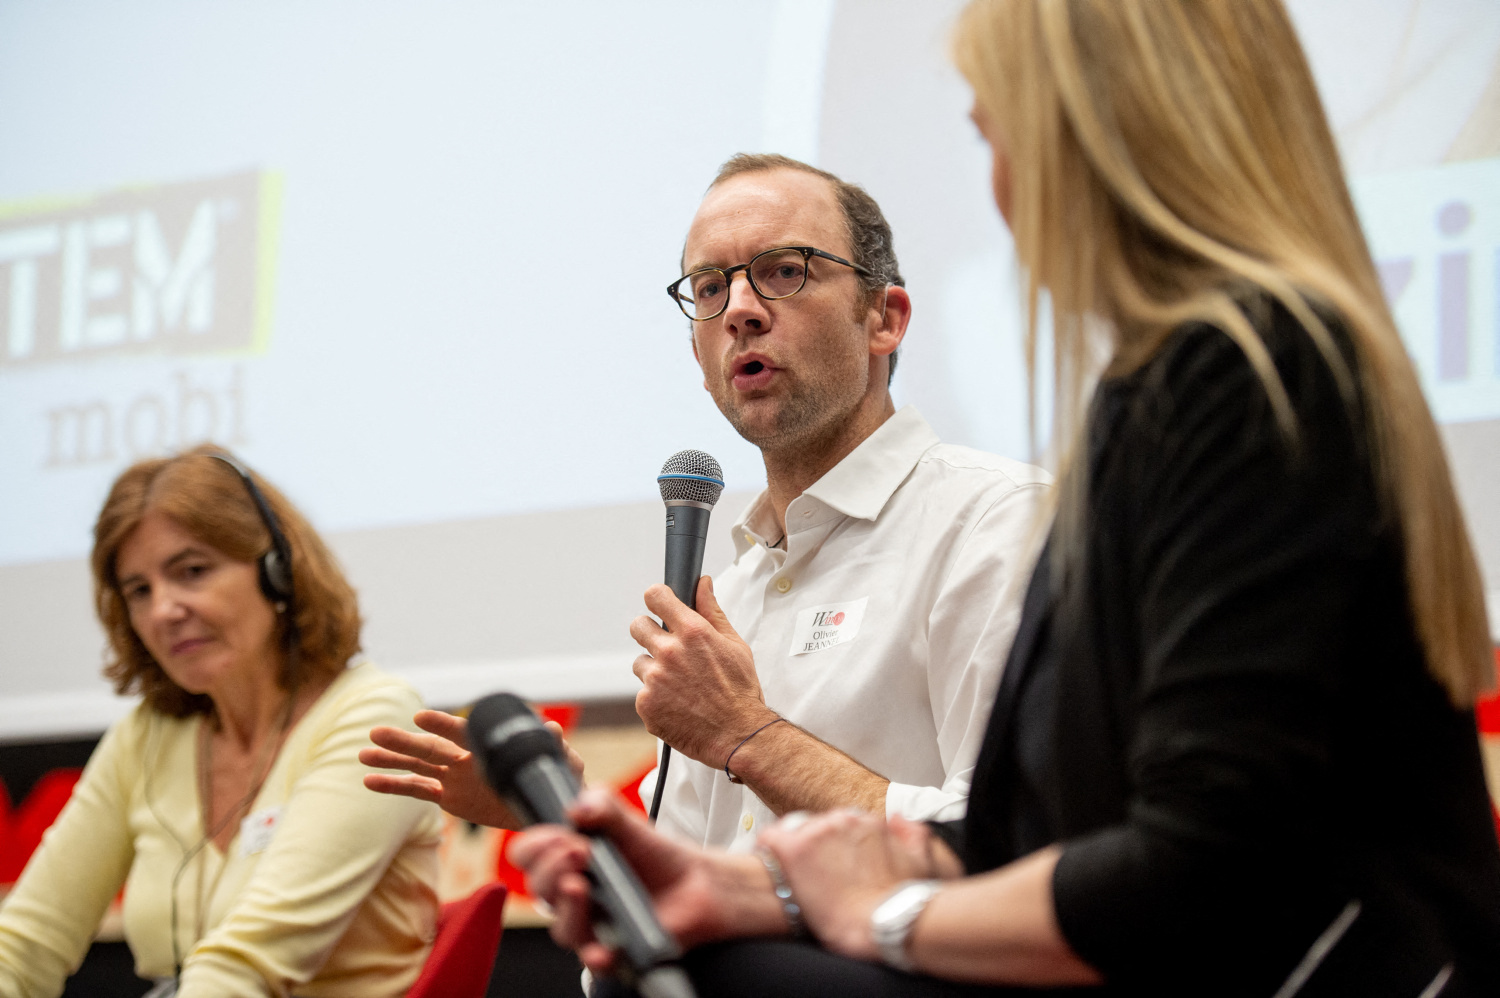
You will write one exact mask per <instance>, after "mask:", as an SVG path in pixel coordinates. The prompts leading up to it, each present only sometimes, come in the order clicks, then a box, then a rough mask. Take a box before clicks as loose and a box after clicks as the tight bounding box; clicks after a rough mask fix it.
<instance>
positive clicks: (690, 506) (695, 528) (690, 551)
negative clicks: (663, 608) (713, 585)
mask: <svg viewBox="0 0 1500 998" xmlns="http://www.w3.org/2000/svg"><path fill="white" fill-rule="evenodd" d="M712 512H713V509H712V507H710V506H706V505H704V504H702V503H696V502H688V501H686V500H681V499H678V500H673V501H670V502H668V503H667V564H666V571H665V572H664V573H663V575H662V579H663V580H664V581H665V582H666V584H667V586H668V587H669V588H670V589H671V590H672V592H673V593H675V594H676V595H677V598H678V599H680V600H682V602H683V603H685V604H687V607H688V609H690V610H692V609H697V602H698V577H699V576H701V575H702V574H703V545H704V544H705V543H706V542H707V540H708V517H709V514H710V513H712Z"/></svg>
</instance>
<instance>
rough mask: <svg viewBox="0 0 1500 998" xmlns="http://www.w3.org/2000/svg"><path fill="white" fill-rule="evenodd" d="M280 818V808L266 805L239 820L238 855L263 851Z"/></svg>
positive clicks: (250, 854)
mask: <svg viewBox="0 0 1500 998" xmlns="http://www.w3.org/2000/svg"><path fill="white" fill-rule="evenodd" d="M280 820H281V808H279V807H268V808H266V809H265V810H264V811H256V812H255V813H254V814H252V815H249V816H247V817H246V818H245V820H244V821H242V822H240V855H241V856H254V855H255V854H256V853H259V852H265V851H266V846H268V845H270V844H271V836H272V835H275V834H276V823H277V822H278V821H280Z"/></svg>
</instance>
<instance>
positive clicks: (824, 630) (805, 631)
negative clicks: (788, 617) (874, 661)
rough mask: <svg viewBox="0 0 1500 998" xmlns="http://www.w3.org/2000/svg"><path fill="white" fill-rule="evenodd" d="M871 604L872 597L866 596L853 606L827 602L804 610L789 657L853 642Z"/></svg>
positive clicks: (800, 616) (855, 601) (793, 630)
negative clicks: (868, 605)
mask: <svg viewBox="0 0 1500 998" xmlns="http://www.w3.org/2000/svg"><path fill="white" fill-rule="evenodd" d="M868 602H870V597H868V596H866V597H864V598H863V599H857V600H854V601H853V602H851V603H827V604H825V605H823V606H814V607H809V608H808V609H806V610H802V611H800V612H799V613H798V614H797V624H796V626H795V627H793V628H792V647H791V651H790V653H789V654H792V655H811V654H812V653H814V652H820V651H827V650H828V649H829V648H832V647H833V646H835V645H841V644H846V643H848V642H850V641H853V640H854V637H855V635H857V634H858V633H859V625H860V624H861V623H862V622H863V621H864V619H865V604H866V603H868Z"/></svg>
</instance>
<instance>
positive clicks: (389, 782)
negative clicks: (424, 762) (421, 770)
mask: <svg viewBox="0 0 1500 998" xmlns="http://www.w3.org/2000/svg"><path fill="white" fill-rule="evenodd" d="M365 789H367V790H373V791H375V792H376V793H377V794H395V795H396V796H398V797H415V798H416V799H417V800H425V801H426V802H427V803H429V804H441V803H442V800H443V785H442V784H441V783H438V782H437V781H436V780H428V779H424V778H422V777H420V776H392V775H390V774H389V773H370V774H368V775H366V776H365Z"/></svg>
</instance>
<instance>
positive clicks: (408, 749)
mask: <svg viewBox="0 0 1500 998" xmlns="http://www.w3.org/2000/svg"><path fill="white" fill-rule="evenodd" d="M413 720H414V721H415V722H416V724H417V727H419V728H421V729H422V730H423V731H424V732H427V733H426V734H418V733H416V732H412V731H406V730H404V729H402V728H391V727H379V728H374V729H372V730H371V731H370V741H372V742H374V743H375V744H376V746H378V747H376V748H367V749H361V750H360V753H359V761H360V762H362V763H364V764H365V765H366V766H370V767H372V768H374V769H399V770H405V771H406V773H405V774H402V775H396V774H391V773H370V774H369V775H367V776H366V777H365V786H366V787H367V788H368V789H370V790H373V791H375V792H376V793H382V794H397V795H399V796H402V797H415V798H416V799H417V800H425V801H430V802H431V803H433V804H437V805H438V806H439V807H441V808H442V809H443V810H444V811H447V812H448V813H449V814H451V815H453V816H454V817H455V818H461V819H463V820H464V821H469V822H473V823H474V824H476V825H488V826H490V827H491V828H520V827H521V819H520V816H519V815H517V814H516V813H515V812H513V811H512V810H511V809H510V808H508V807H506V806H505V802H504V801H502V800H501V799H500V798H499V797H498V796H496V795H495V793H494V791H492V790H491V789H490V788H489V785H488V784H486V783H485V782H484V778H483V777H482V776H481V775H480V773H479V767H478V765H477V764H476V763H475V761H474V756H473V754H472V753H471V752H470V751H469V738H468V729H469V722H468V721H466V720H464V719H463V718H461V717H455V716H454V715H452V714H445V713H443V712H442V711H440V710H423V711H418V712H417V714H416V716H415V717H414V718H413ZM547 728H548V729H549V730H550V731H551V732H552V733H553V734H554V735H556V736H557V737H558V739H559V740H561V739H562V726H561V725H559V724H557V722H555V721H548V722H547ZM563 746H564V747H565V748H566V749H567V752H568V766H569V768H571V769H572V770H573V773H574V775H576V776H578V777H580V778H581V777H582V776H583V759H582V758H580V757H579V755H578V753H577V752H575V751H573V748H572V746H570V745H568V743H567V742H565V741H564V742H563Z"/></svg>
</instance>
